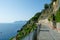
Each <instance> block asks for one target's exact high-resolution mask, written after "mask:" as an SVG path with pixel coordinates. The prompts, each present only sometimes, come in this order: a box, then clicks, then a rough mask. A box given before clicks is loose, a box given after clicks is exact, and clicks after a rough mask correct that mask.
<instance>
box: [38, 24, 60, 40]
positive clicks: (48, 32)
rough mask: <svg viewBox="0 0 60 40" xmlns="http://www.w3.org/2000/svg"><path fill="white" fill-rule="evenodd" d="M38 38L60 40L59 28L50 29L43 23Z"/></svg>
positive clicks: (41, 39)
mask: <svg viewBox="0 0 60 40" xmlns="http://www.w3.org/2000/svg"><path fill="white" fill-rule="evenodd" d="M37 38H38V40H60V33H58V32H57V30H52V29H50V28H49V27H48V26H46V25H42V26H41V28H40V33H39V34H38V37H37Z"/></svg>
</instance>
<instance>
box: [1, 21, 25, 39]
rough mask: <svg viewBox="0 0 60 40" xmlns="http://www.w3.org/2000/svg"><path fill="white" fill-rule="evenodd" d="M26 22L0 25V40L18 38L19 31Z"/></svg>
mask: <svg viewBox="0 0 60 40" xmlns="http://www.w3.org/2000/svg"><path fill="white" fill-rule="evenodd" d="M25 23H26V21H17V22H14V23H0V40H9V39H10V38H11V37H13V36H16V34H17V30H20V29H21V28H22V26H23V25H24V24H25Z"/></svg>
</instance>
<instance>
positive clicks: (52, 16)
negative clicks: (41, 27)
mask: <svg viewBox="0 0 60 40" xmlns="http://www.w3.org/2000/svg"><path fill="white" fill-rule="evenodd" d="M54 2H56V0H55V1H53V2H51V3H50V4H45V6H44V8H45V9H43V10H42V11H41V12H38V13H36V14H35V16H33V17H32V18H31V19H30V20H29V21H28V22H27V23H26V24H25V25H24V26H23V27H22V29H21V30H18V31H17V32H18V33H17V36H16V40H21V39H22V38H23V37H25V36H26V35H28V34H29V33H30V32H33V31H34V30H35V29H36V28H37V24H36V23H38V22H39V21H40V20H44V19H48V21H51V22H52V23H53V24H52V25H53V26H56V25H55V23H56V22H60V8H59V10H57V12H56V11H55V10H56V9H57V7H55V6H56V5H55V4H54V5H53V3H54ZM53 6H54V7H55V8H54V7H53ZM40 22H41V21H40Z"/></svg>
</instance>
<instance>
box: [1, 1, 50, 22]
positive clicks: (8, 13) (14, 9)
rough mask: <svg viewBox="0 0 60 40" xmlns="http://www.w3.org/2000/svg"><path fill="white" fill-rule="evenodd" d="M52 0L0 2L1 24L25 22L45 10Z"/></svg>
mask: <svg viewBox="0 0 60 40" xmlns="http://www.w3.org/2000/svg"><path fill="white" fill-rule="evenodd" d="M50 2H51V0H0V23H11V22H14V21H25V20H29V19H30V18H32V17H33V16H34V15H35V14H36V13H37V12H40V11H41V10H42V9H44V4H45V3H48V4H49V3H50Z"/></svg>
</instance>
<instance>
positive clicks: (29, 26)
mask: <svg viewBox="0 0 60 40" xmlns="http://www.w3.org/2000/svg"><path fill="white" fill-rule="evenodd" d="M40 15H41V12H38V13H36V14H35V16H34V17H32V18H31V19H30V20H29V21H28V22H27V23H26V24H25V25H24V26H23V27H22V28H21V30H18V31H17V32H18V34H17V36H16V39H17V40H20V39H22V38H23V37H24V36H26V35H27V34H29V33H30V32H32V31H34V30H35V29H36V27H37V26H36V23H37V22H38V18H39V16H40Z"/></svg>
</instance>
